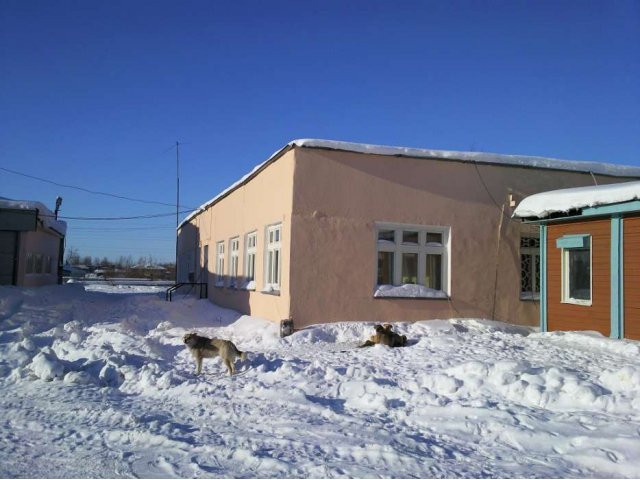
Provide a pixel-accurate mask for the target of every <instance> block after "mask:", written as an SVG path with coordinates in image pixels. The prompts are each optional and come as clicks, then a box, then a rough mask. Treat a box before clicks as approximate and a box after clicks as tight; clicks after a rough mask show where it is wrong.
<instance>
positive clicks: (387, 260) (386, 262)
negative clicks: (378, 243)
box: [378, 252, 393, 285]
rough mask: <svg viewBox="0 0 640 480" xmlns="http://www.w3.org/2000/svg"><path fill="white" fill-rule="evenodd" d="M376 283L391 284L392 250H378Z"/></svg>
mask: <svg viewBox="0 0 640 480" xmlns="http://www.w3.org/2000/svg"><path fill="white" fill-rule="evenodd" d="M378 285H393V252H378Z"/></svg>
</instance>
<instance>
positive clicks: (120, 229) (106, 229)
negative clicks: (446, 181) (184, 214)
mask: <svg viewBox="0 0 640 480" xmlns="http://www.w3.org/2000/svg"><path fill="white" fill-rule="evenodd" d="M175 228H176V227H174V226H173V225H165V226H156V227H73V231H74V232H75V231H76V230H81V231H86V232H125V231H134V230H175Z"/></svg>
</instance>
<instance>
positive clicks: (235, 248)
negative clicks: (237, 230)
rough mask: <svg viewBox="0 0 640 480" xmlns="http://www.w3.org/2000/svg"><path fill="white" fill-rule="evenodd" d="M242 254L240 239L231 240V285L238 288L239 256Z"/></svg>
mask: <svg viewBox="0 0 640 480" xmlns="http://www.w3.org/2000/svg"><path fill="white" fill-rule="evenodd" d="M239 254H240V239H239V238H238V237H235V238H232V239H231V240H229V277H230V278H229V280H230V283H229V285H230V286H231V287H234V288H235V287H237V286H238V256H239Z"/></svg>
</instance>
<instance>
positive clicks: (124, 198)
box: [0, 145, 194, 210]
mask: <svg viewBox="0 0 640 480" xmlns="http://www.w3.org/2000/svg"><path fill="white" fill-rule="evenodd" d="M173 148H175V146H174V145H172V146H171V147H170V148H168V149H166V150H165V151H164V152H162V153H163V154H164V153H166V152H168V151H169V150H172V149H173ZM0 170H2V171H4V172H7V173H11V174H13V175H19V176H22V177H26V178H31V179H33V180H38V181H40V182H44V183H49V184H51V185H56V186H57V187H62V188H71V189H74V190H80V191H82V192H85V193H90V194H93V195H102V196H105V197H112V198H118V199H120V200H128V201H131V202H139V203H148V204H155V205H164V206H165V207H173V206H175V204H174V203H165V202H158V201H155V200H144V199H141V198H133V197H127V196H124V195H116V194H115V193H108V192H99V191H96V190H90V189H88V188H85V187H78V186H77V185H67V184H64V183H59V182H54V181H53V180H48V179H46V178H42V177H37V176H35V175H30V174H28V173H24V172H18V171H16V170H11V169H9V168H5V167H0ZM181 207H184V208H191V210H194V208H192V207H188V206H186V205H181Z"/></svg>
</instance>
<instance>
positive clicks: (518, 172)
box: [178, 140, 640, 328]
mask: <svg viewBox="0 0 640 480" xmlns="http://www.w3.org/2000/svg"><path fill="white" fill-rule="evenodd" d="M636 178H640V168H635V167H626V166H620V165H610V164H599V163H593V162H569V161H562V160H554V159H547V158H539V157H524V156H509V155H496V154H486V153H475V152H449V151H434V150H421V149H409V148H401V147H381V146H372V145H362V144H353V143H346V142H334V141H326V140H296V141H293V142H290V143H289V144H287V145H286V146H285V147H284V148H282V149H281V150H279V151H278V152H276V153H275V154H274V155H273V156H271V157H270V158H269V159H268V160H266V161H265V162H263V163H262V164H260V165H259V166H258V167H256V168H255V169H254V170H253V171H252V172H251V173H250V174H248V175H247V176H245V177H244V178H243V179H242V180H240V181H239V182H237V183H236V184H235V185H233V186H231V187H230V188H228V189H227V190H225V191H224V192H222V193H221V194H219V195H218V196H216V197H215V198H213V199H212V200H210V201H208V202H207V203H205V204H204V205H203V206H202V207H201V208H200V209H198V210H197V211H195V212H194V213H192V214H191V215H189V216H188V217H187V218H186V219H185V220H184V221H183V223H182V224H181V225H180V227H179V232H178V235H179V237H178V238H179V241H178V276H179V280H180V281H185V282H186V281H191V282H206V283H208V286H209V288H208V295H209V299H210V300H211V301H213V302H215V303H216V304H218V305H221V306H224V307H228V308H233V309H236V310H238V311H240V312H242V313H246V314H251V315H254V316H259V317H264V318H267V319H270V320H273V321H282V320H292V321H293V325H294V326H295V328H302V327H304V326H306V325H311V324H315V323H325V322H338V321H355V320H357V321H380V322H382V321H414V320H426V319H436V318H452V317H475V318H489V319H496V320H502V321H506V322H511V323H516V324H526V325H536V324H537V323H538V318H539V312H538V309H539V305H538V301H537V300H538V291H539V290H538V288H539V273H538V272H539V271H538V268H537V267H538V264H539V253H538V252H539V240H538V239H537V236H538V229H537V228H536V227H534V226H528V225H523V224H522V223H521V222H520V221H519V220H514V219H512V213H513V210H514V208H515V207H516V205H517V204H518V202H519V201H520V200H521V199H522V198H524V197H525V196H528V195H530V194H533V193H536V192H541V191H545V190H552V189H557V188H566V187H572V186H584V185H593V184H594V183H598V184H605V183H615V182H620V181H628V180H629V179H636Z"/></svg>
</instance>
